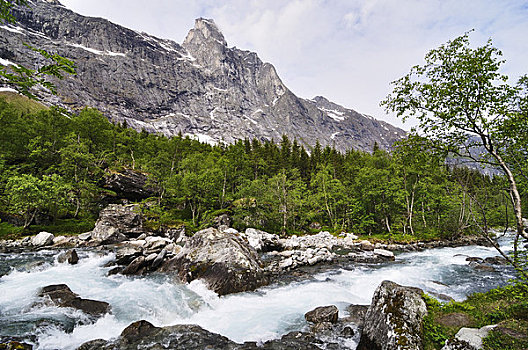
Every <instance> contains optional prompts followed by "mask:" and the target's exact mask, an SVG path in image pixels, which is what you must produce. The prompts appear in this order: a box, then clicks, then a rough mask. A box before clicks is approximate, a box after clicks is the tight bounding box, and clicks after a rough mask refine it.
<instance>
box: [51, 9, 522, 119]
mask: <svg viewBox="0 0 528 350" xmlns="http://www.w3.org/2000/svg"><path fill="white" fill-rule="evenodd" d="M60 1H61V3H62V4H64V5H65V6H66V7H68V8H70V9H72V10H74V11H76V12H79V13H81V14H83V15H89V16H96V17H104V18H107V19H109V20H111V21H112V22H115V23H118V24H121V25H124V26H126V27H128V28H131V29H135V30H139V31H144V32H147V33H149V34H152V35H155V36H158V37H162V38H168V39H172V40H175V41H176V42H178V43H181V42H182V41H183V39H184V38H185V36H186V34H187V32H188V31H189V29H191V28H192V27H193V26H194V19H195V18H197V17H205V18H212V19H214V20H215V22H216V23H217V25H218V26H219V28H220V29H221V30H222V32H223V33H224V36H225V38H226V40H227V43H228V45H229V46H236V47H238V48H241V49H245V50H251V51H255V52H257V53H258V55H259V56H260V58H261V59H262V60H263V61H266V62H270V63H272V64H273V65H274V66H275V68H276V69H277V72H278V73H279V76H280V77H281V78H282V80H283V82H284V83H285V84H286V86H287V87H288V88H290V89H291V90H292V91H293V92H294V93H295V94H297V95H298V96H300V97H304V98H312V97H314V96H317V95H322V96H325V97H327V98H328V99H330V100H331V101H334V102H337V103H339V104H341V105H343V106H345V107H348V108H353V109H355V110H357V111H359V112H361V113H365V114H370V115H372V116H374V117H376V118H378V119H382V120H386V121H388V122H390V123H392V124H394V125H397V126H403V127H404V128H405V129H409V128H410V126H411V125H410V124H409V123H407V124H403V125H402V123H401V121H400V120H398V119H397V118H395V117H393V116H391V115H386V114H385V112H384V111H383V109H382V108H381V107H379V102H380V101H381V100H382V99H383V98H384V97H385V96H386V95H387V94H388V93H389V92H390V90H391V87H390V82H391V81H393V80H395V79H397V78H399V77H401V76H402V75H404V74H405V73H407V72H408V71H409V70H410V67H411V66H413V65H416V64H421V63H422V62H423V57H424V55H425V53H426V52H427V51H428V50H430V49H432V48H435V47H437V46H439V45H440V44H442V43H445V42H446V41H448V40H450V39H453V38H455V37H457V36H459V35H461V34H463V33H465V32H467V31H469V30H471V29H474V30H475V31H474V32H473V33H472V34H471V35H470V39H471V42H472V43H474V44H475V45H479V44H482V43H484V42H485V41H486V40H487V39H489V38H491V39H492V40H493V43H494V45H495V46H496V47H497V48H499V49H501V50H502V51H503V54H504V56H503V57H504V58H505V59H506V61H507V62H506V64H505V65H504V66H503V72H504V73H505V74H507V75H509V76H510V78H512V79H511V80H512V81H511V82H512V83H513V82H515V80H516V78H517V77H519V76H520V75H522V74H525V73H528V39H527V37H528V2H527V1H526V0H226V1H221V0H148V1H147V0H60Z"/></svg>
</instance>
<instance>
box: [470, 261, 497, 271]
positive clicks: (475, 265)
mask: <svg viewBox="0 0 528 350" xmlns="http://www.w3.org/2000/svg"><path fill="white" fill-rule="evenodd" d="M469 266H471V267H472V268H474V269H475V270H478V271H486V272H495V271H497V270H495V268H494V267H493V266H491V265H490V264H487V263H482V264H479V263H477V262H471V263H469Z"/></svg>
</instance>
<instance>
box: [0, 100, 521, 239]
mask: <svg viewBox="0 0 528 350" xmlns="http://www.w3.org/2000/svg"><path fill="white" fill-rule="evenodd" d="M0 121H1V123H2V125H3V128H0V140H1V141H2V142H0V194H1V195H2V196H1V197H0V212H4V213H6V214H8V215H14V216H18V217H20V218H22V219H24V220H23V221H24V222H25V224H26V226H28V225H32V224H34V223H35V219H36V218H38V219H39V221H43V220H44V221H46V220H47V221H51V222H53V221H56V220H58V219H65V218H79V217H90V218H94V217H96V216H97V213H98V211H99V210H100V209H101V205H100V201H101V199H103V198H104V197H106V198H112V197H115V194H114V195H112V194H111V193H110V192H109V191H108V190H106V189H104V188H101V184H102V183H104V181H103V178H104V176H105V174H107V173H111V172H113V171H116V170H119V169H124V168H129V169H130V168H132V169H135V170H136V171H140V172H142V173H144V174H147V175H148V176H149V186H151V187H152V188H154V189H155V190H156V192H157V195H156V197H155V198H151V199H150V200H149V204H148V205H147V206H146V207H147V208H150V209H147V210H146V212H148V213H150V214H152V218H148V219H147V221H148V224H149V225H152V227H153V228H155V229H159V228H160V227H162V226H171V225H172V223H174V224H178V223H182V222H185V223H187V224H188V225H189V227H192V228H198V227H204V226H206V225H209V224H210V222H211V220H212V219H213V215H214V214H215V213H219V212H223V211H229V212H230V213H231V215H232V218H233V225H234V227H236V228H239V229H244V228H246V227H250V226H251V227H257V228H261V229H264V230H268V231H270V232H277V233H283V234H289V233H303V232H312V229H311V228H310V225H311V224H312V223H318V224H319V225H321V227H324V228H325V229H327V230H329V231H332V232H341V231H351V232H354V233H356V234H361V235H375V237H379V238H380V239H389V240H395V241H402V240H403V241H413V240H417V239H435V238H438V237H448V238H450V237H457V236H459V235H461V234H464V233H465V232H468V231H471V230H472V228H473V227H472V225H471V224H472V222H471V220H470V213H471V212H472V209H471V208H472V206H474V203H473V202H471V201H468V200H467V196H466V197H465V198H464V196H463V195H461V193H462V192H463V191H462V190H461V187H460V184H459V183H460V181H459V180H457V179H465V180H464V181H466V182H469V183H473V184H474V185H473V186H472V187H471V188H470V189H469V190H470V191H471V193H472V195H473V196H476V197H478V198H483V199H486V201H488V202H489V206H488V207H487V208H486V211H487V215H488V216H489V217H490V218H493V223H494V224H497V225H501V226H505V225H506V224H507V222H505V220H504V219H506V218H508V219H509V220H510V222H512V221H513V220H511V213H512V210H511V205H510V204H509V203H508V201H506V200H505V198H506V197H505V196H504V195H502V192H501V190H502V188H503V186H504V181H499V178H497V177H495V178H494V179H493V181H492V180H491V179H490V178H488V177H487V176H485V175H482V174H481V173H478V172H475V171H471V170H468V169H466V168H460V169H458V168H448V167H446V166H445V155H442V154H436V153H434V152H433V149H432V148H431V147H430V145H429V144H428V143H427V142H425V140H423V139H418V138H411V139H409V140H408V141H402V142H401V143H400V144H399V145H398V146H397V147H396V152H394V153H392V154H390V153H387V152H385V151H382V150H380V149H378V150H376V151H375V152H374V153H372V154H370V153H363V152H358V151H349V152H346V153H344V154H342V153H339V152H337V151H335V150H333V149H331V148H329V147H326V148H324V149H323V148H322V147H321V146H320V145H319V146H317V145H316V147H315V152H314V153H312V155H308V153H307V151H306V150H305V149H304V147H302V146H300V145H299V144H298V143H297V141H295V140H294V141H293V142H291V141H290V140H288V139H287V138H283V140H282V143H281V144H280V145H277V144H274V143H271V142H264V143H262V142H260V141H257V140H252V141H249V140H245V141H241V142H238V143H236V144H233V145H229V146H223V147H218V146H210V145H206V144H200V143H199V142H197V141H194V140H191V139H189V138H183V137H173V138H171V139H168V138H166V137H163V136H159V135H149V134H146V133H138V132H136V131H134V130H131V129H128V128H126V127H125V126H123V125H112V124H111V123H109V122H108V121H107V119H106V118H105V117H104V116H103V115H101V113H99V112H97V111H95V110H93V109H85V110H82V111H80V112H79V114H77V115H67V114H66V113H65V112H64V111H61V110H58V109H54V108H52V109H49V110H40V111H36V112H35V113H28V110H27V109H24V108H17V106H16V105H13V104H10V103H7V102H5V101H3V100H1V99H0ZM281 147H282V148H285V149H284V150H283V149H282V148H281ZM505 210H507V211H508V213H510V215H504V214H505ZM473 211H474V210H473ZM154 212H155V213H154ZM150 214H149V215H150ZM468 223H469V224H468Z"/></svg>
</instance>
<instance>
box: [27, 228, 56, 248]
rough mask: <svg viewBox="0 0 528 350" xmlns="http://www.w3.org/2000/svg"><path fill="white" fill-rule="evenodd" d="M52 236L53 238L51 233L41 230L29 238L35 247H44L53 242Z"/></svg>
mask: <svg viewBox="0 0 528 350" xmlns="http://www.w3.org/2000/svg"><path fill="white" fill-rule="evenodd" d="M53 238H55V236H54V235H53V234H52V233H49V232H46V231H42V232H40V233H39V234H38V235H36V236H34V237H33V238H31V244H32V245H33V246H35V247H45V246H48V245H52V244H53Z"/></svg>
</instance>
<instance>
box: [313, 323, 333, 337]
mask: <svg viewBox="0 0 528 350" xmlns="http://www.w3.org/2000/svg"><path fill="white" fill-rule="evenodd" d="M310 330H311V331H312V332H313V333H315V334H318V335H321V334H323V335H330V334H331V333H332V332H333V330H334V325H333V324H332V323H331V322H319V323H316V324H314V325H312V326H311V327H310Z"/></svg>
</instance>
